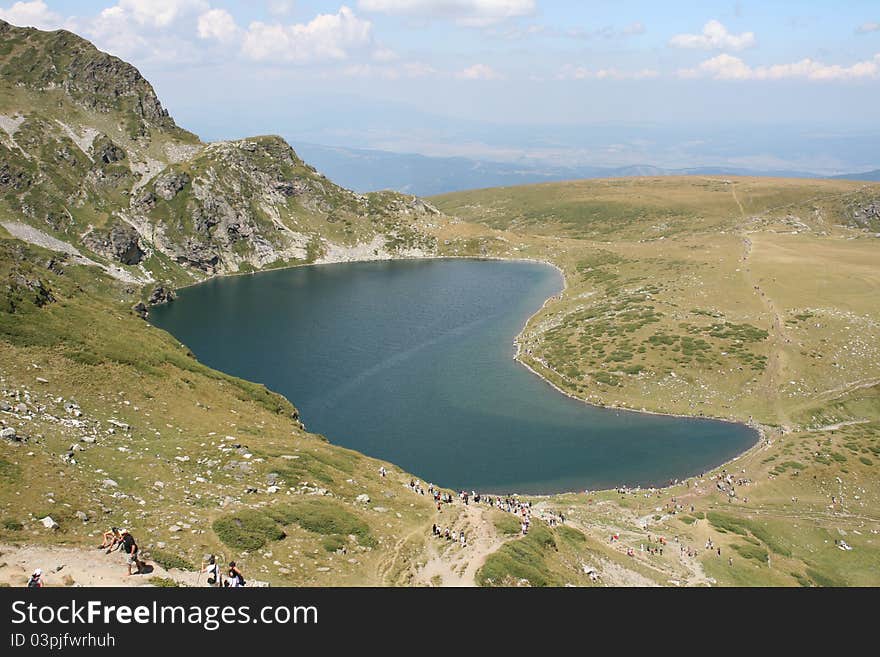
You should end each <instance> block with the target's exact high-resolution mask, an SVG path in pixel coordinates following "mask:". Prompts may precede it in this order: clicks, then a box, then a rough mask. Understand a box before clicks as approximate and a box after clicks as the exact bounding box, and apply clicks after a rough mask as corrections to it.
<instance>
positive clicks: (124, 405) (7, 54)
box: [0, 22, 880, 586]
mask: <svg viewBox="0 0 880 657" xmlns="http://www.w3.org/2000/svg"><path fill="white" fill-rule="evenodd" d="M0 71H2V73H3V75H2V76H0V423H2V424H0V430H2V431H3V437H2V439H0V552H2V551H3V546H5V545H12V544H14V545H18V546H22V547H23V548H26V547H27V546H29V545H40V546H44V547H45V546H49V547H51V546H58V545H64V546H73V547H78V548H83V549H87V548H88V549H91V548H92V546H94V545H96V544H97V543H98V542H99V541H100V533H101V532H102V531H103V530H105V529H106V528H107V527H108V526H110V525H117V526H119V525H127V526H129V527H130V528H132V529H133V530H134V531H135V532H136V534H137V535H138V537H139V539H140V540H141V543H142V547H143V548H145V549H146V551H147V553H148V555H149V558H150V559H152V560H154V561H156V562H157V563H160V564H162V565H166V566H168V567H175V566H177V567H182V568H191V567H192V566H197V565H198V564H199V562H200V561H201V559H202V557H203V556H204V554H206V553H219V554H222V555H223V557H224V558H233V557H234V558H236V560H238V561H240V562H241V563H243V564H244V565H245V566H246V571H247V573H248V575H249V577H250V578H251V579H253V578H257V579H262V580H267V581H270V582H272V583H274V584H290V585H300V584H306V585H334V584H354V585H363V584H392V585H401V584H411V585H437V584H473V583H477V584H482V585H495V586H508V585H514V586H520V585H533V586H539V585H549V586H561V585H567V584H575V585H639V586H643V585H652V584H657V585H710V584H719V585H740V584H747V585H822V586H824V585H839V584H843V585H877V584H880V579H878V577H880V576H878V571H877V569H876V567H875V564H876V562H877V557H878V544H877V541H878V536H880V500H878V496H877V490H878V488H877V480H878V467H880V453H878V452H880V348H878V346H877V345H878V344H880V304H878V301H877V300H878V299H880V294H878V292H880V269H878V267H877V266H876V263H877V249H878V245H880V242H878V237H877V231H878V230H880V227H878V226H877V224H876V217H877V214H876V207H878V202H880V186H877V185H870V184H863V183H855V182H846V181H795V180H767V179H762V180H756V179H739V178H735V179H725V178H714V177H691V178H658V179H628V180H625V181H619V180H618V181H586V182H572V183H564V184H562V183H560V184H551V185H541V186H534V187H524V188H515V189H499V190H482V191H476V192H466V193H461V194H455V195H447V196H444V197H439V198H437V199H433V200H432V203H434V204H436V205H437V207H439V211H438V210H437V209H435V208H434V206H433V205H432V204H430V203H426V202H423V201H420V200H418V199H413V198H411V197H406V196H402V195H397V194H392V193H382V194H372V195H364V196H361V195H357V194H354V193H352V192H349V191H347V190H344V189H341V188H339V187H337V186H336V185H333V184H332V183H331V182H330V181H328V180H326V179H325V178H323V177H322V176H320V175H319V174H317V173H316V172H315V171H314V170H313V169H312V168H310V167H309V166H308V165H307V164H305V163H304V162H302V161H301V160H300V159H299V158H298V156H297V155H296V153H295V152H294V151H293V150H292V149H291V148H290V147H289V146H288V145H287V144H286V143H284V142H283V141H282V140H280V139H278V138H276V137H255V138H252V139H246V140H240V141H235V142H221V143H217V144H204V143H202V142H200V141H199V140H198V139H197V138H196V137H195V136H193V135H191V134H190V133H188V132H186V131H184V130H182V129H181V128H179V127H178V126H176V124H175V123H174V121H173V120H172V119H171V118H170V117H169V116H168V115H167V113H166V112H165V111H164V109H163V108H162V106H161V104H160V103H159V101H158V99H157V98H156V97H155V94H154V92H153V90H152V88H151V87H150V86H149V83H147V82H146V81H145V80H144V79H143V78H142V77H141V76H140V75H139V74H138V73H137V71H136V70H135V69H134V68H133V67H131V66H129V65H128V64H125V63H124V62H121V61H120V60H118V59H115V58H112V57H110V56H109V55H105V54H103V53H100V52H99V51H97V50H96V49H94V47H92V46H91V45H90V44H88V43H87V42H85V41H83V40H82V39H80V38H79V37H76V36H74V35H71V34H69V33H66V32H55V33H46V32H40V31H37V30H31V29H21V28H14V27H11V26H9V25H7V24H5V23H2V22H0ZM421 254H431V255H434V254H436V255H444V256H487V257H498V258H529V259H536V260H543V261H546V262H552V263H554V264H555V265H557V266H559V267H560V269H561V270H562V271H563V272H564V274H565V279H566V289H565V291H564V292H563V293H562V295H561V296H560V297H559V298H555V299H552V300H549V301H548V303H547V304H546V305H545V307H544V308H543V309H542V310H541V311H540V312H538V313H537V314H536V315H535V316H534V317H533V318H532V319H531V320H530V321H529V323H528V325H527V326H526V327H525V329H524V331H523V333H522V334H521V336H520V338H519V341H520V346H521V349H520V354H519V359H520V360H521V362H522V363H523V364H525V365H527V366H528V367H530V368H532V369H533V370H534V371H535V372H536V373H538V374H540V375H541V376H543V377H544V378H546V379H547V380H548V381H550V382H551V383H553V384H554V385H556V386H557V387H558V388H559V389H560V390H562V391H564V392H565V393H567V394H570V395H572V396H574V397H577V398H580V399H583V400H586V401H589V402H592V403H597V404H604V405H615V406H621V407H628V408H634V409H646V410H651V411H657V412H666V413H681V414H688V415H699V414H702V415H710V416H717V417H726V418H731V419H736V420H739V421H751V422H753V423H754V424H755V425H756V426H758V427H759V428H761V430H762V432H763V440H762V442H761V444H759V445H758V446H756V447H755V448H754V449H752V450H750V451H749V452H748V453H747V454H745V455H743V456H741V457H739V458H738V459H736V460H735V461H733V462H732V463H729V464H727V465H726V466H725V467H724V468H719V469H717V470H716V471H714V472H711V473H706V474H705V475H704V476H703V477H699V478H691V479H689V480H687V481H684V482H680V483H678V484H676V485H675V486H673V487H671V488H666V489H657V490H635V491H625V490H622V491H599V492H588V493H585V492H580V493H577V494H575V493H572V494H568V495H560V496H554V497H548V498H534V499H531V500H530V501H531V502H533V504H534V514H533V523H532V529H531V531H530V532H529V535H528V536H527V537H521V536H519V531H518V530H519V522H518V520H517V519H516V518H514V517H513V516H512V515H510V514H505V513H502V512H501V511H498V510H494V509H490V508H488V507H485V506H482V505H481V506H475V505H471V506H469V507H464V506H463V505H461V504H453V505H449V506H447V507H445V508H444V510H443V513H442V514H441V513H438V512H437V510H436V509H435V507H434V506H433V504H431V503H430V501H429V498H428V497H427V496H423V495H419V494H416V493H414V492H413V491H412V490H411V489H410V487H409V485H408V484H409V482H410V480H411V479H412V478H417V477H418V473H415V474H408V473H404V472H402V471H400V470H399V469H398V468H395V467H394V466H393V465H391V464H381V463H379V462H378V461H376V460H374V459H370V458H368V457H366V456H363V455H361V454H358V453H355V452H351V451H349V450H345V449H342V448H339V447H336V446H335V445H333V444H332V441H333V438H334V437H333V436H330V437H328V438H329V440H328V438H325V437H322V436H317V435H314V434H311V433H310V432H309V431H308V430H307V427H306V428H304V427H303V425H302V424H301V422H300V419H299V417H298V414H297V412H296V409H295V406H294V404H295V403H296V400H286V399H284V398H283V397H281V396H279V395H277V394H275V393H274V392H272V391H269V390H267V389H266V388H265V387H263V386H261V385H259V384H258V383H253V382H247V381H242V380H239V379H236V378H234V377H230V376H228V375H225V374H223V373H220V372H217V371H215V370H212V369H210V368H208V367H205V366H204V365H202V364H201V363H199V362H198V361H197V360H196V359H195V358H194V357H193V355H192V354H191V353H190V352H189V350H188V349H187V347H186V346H185V345H181V344H179V343H178V342H177V340H175V339H174V338H173V337H172V336H170V335H168V334H167V333H165V332H163V331H160V330H158V329H156V328H154V327H152V326H151V325H149V324H148V323H146V322H144V321H143V320H142V319H141V318H140V317H139V315H138V312H136V311H135V310H133V306H134V305H135V304H136V303H137V302H139V301H141V300H145V299H147V298H148V296H149V295H150V293H151V291H152V290H153V289H154V288H155V287H156V286H157V285H158V284H160V283H162V284H168V283H170V284H171V285H172V286H174V285H182V284H186V283H190V282H193V281H198V280H202V279H204V278H207V277H209V276H212V275H217V274H222V273H235V272H240V271H251V270H256V269H266V268H272V267H280V266H290V265H296V264H304V263H308V262H319V261H327V262H332V261H340V260H345V259H368V258H376V257H404V256H411V255H421ZM140 310H142V309H140V308H139V309H138V311H140ZM302 374H303V376H308V373H307V372H303V373H302ZM291 402H292V403H291ZM382 465H384V467H386V468H387V469H388V476H387V477H385V478H383V477H381V476H380V475H379V468H380V466H382ZM560 514H562V515H564V516H565V522H564V524H562V523H561V522H558V520H559V517H560ZM46 516H51V517H52V519H53V520H54V521H55V522H56V523H57V524H58V527H57V528H56V529H50V528H47V527H45V526H44V525H43V524H42V522H41V519H43V518H45V517H46ZM434 523H439V524H442V525H443V526H445V527H451V528H452V529H454V530H464V531H465V532H466V534H467V536H468V537H469V540H468V545H467V546H466V547H462V546H460V545H457V544H453V543H452V542H447V541H442V540H441V539H435V538H433V537H432V536H431V526H432V524H434ZM612 536H614V537H616V538H614V540H612ZM659 537H662V538H663V541H662V542H661V541H660V540H659ZM709 540H711V541H712V547H711V549H710V547H709V543H708V541H709ZM847 547H849V548H852V549H847ZM719 548H720V549H721V554H720V555H719V554H718V551H717V550H718V549H719ZM661 549H662V554H661V553H660V551H661ZM0 556H2V555H0ZM0 564H3V565H0V582H6V583H9V582H11V583H16V582H17V580H15V577H17V575H15V574H10V573H12V570H11V565H9V564H7V563H6V562H5V561H4V560H2V559H0Z"/></svg>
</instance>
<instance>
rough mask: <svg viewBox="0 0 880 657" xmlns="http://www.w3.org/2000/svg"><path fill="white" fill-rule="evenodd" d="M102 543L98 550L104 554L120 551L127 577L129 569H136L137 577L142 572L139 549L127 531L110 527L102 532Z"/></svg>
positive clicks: (142, 563) (143, 565)
mask: <svg viewBox="0 0 880 657" xmlns="http://www.w3.org/2000/svg"><path fill="white" fill-rule="evenodd" d="M102 537H103V539H104V540H103V541H102V542H101V544H100V545H99V546H98V549H99V550H106V552H105V554H110V553H111V552H113V551H114V550H120V551H121V552H122V553H123V554H125V563H126V565H127V566H128V576H129V577H131V575H132V572H131V567H132V566H135V567H136V568H137V573H136V574H137V575H140V574H141V573H142V572H143V571H144V567H145V566H146V564H145V563H144V562H143V561H142V560H141V559H140V548H138V544H137V541H136V540H135V539H134V536H132V535H131V532H129V531H128V530H127V529H120V528H119V527H111V528H110V531H108V532H104V534H103V536H102Z"/></svg>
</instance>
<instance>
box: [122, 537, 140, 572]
mask: <svg viewBox="0 0 880 657" xmlns="http://www.w3.org/2000/svg"><path fill="white" fill-rule="evenodd" d="M119 533H120V534H121V535H122V550H123V551H124V552H125V556H126V563H127V565H128V575H129V577H130V576H131V574H132V572H131V567H132V566H135V567H136V568H137V574H138V575H140V574H141V572H142V571H143V568H144V562H143V561H141V560H140V559H138V553H139V551H138V544H137V541H135V540H134V536H132V535H131V534H130V533H129V531H128V530H127V529H120V530H119Z"/></svg>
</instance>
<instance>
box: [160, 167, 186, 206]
mask: <svg viewBox="0 0 880 657" xmlns="http://www.w3.org/2000/svg"><path fill="white" fill-rule="evenodd" d="M189 182H190V177H189V175H188V174H186V173H175V172H173V171H172V172H170V173H166V174H163V175H161V176H159V177H158V178H156V182H155V183H154V185H153V189H154V190H155V192H156V195H157V196H158V197H159V198H163V199H165V200H166V201H170V200H172V199H173V198H174V197H175V196H177V193H178V192H180V191H182V190H183V188H184V187H186V186H187V185H188V184H189Z"/></svg>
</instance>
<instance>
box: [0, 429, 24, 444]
mask: <svg viewBox="0 0 880 657" xmlns="http://www.w3.org/2000/svg"><path fill="white" fill-rule="evenodd" d="M0 438H5V439H6V440H14V441H16V442H18V441H19V440H21V438H19V437H18V433H17V432H16V430H15V429H14V428H12V427H6V428H5V429H0Z"/></svg>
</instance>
